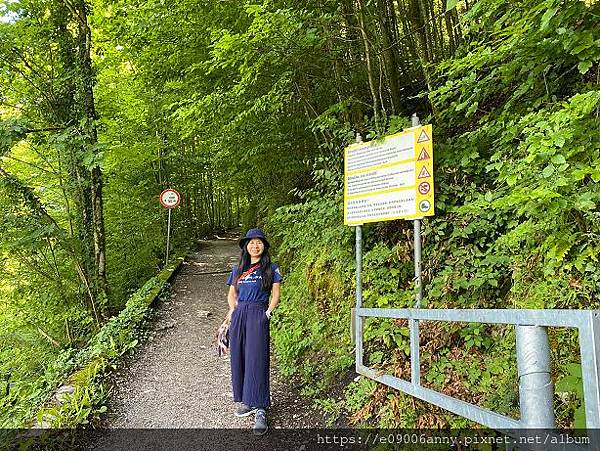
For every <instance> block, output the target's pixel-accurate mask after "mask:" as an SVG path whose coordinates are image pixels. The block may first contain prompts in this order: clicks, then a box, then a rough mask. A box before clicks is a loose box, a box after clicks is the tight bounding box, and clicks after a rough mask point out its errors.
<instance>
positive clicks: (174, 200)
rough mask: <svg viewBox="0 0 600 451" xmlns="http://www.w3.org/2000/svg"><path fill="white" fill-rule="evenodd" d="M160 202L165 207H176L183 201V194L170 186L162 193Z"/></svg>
mask: <svg viewBox="0 0 600 451" xmlns="http://www.w3.org/2000/svg"><path fill="white" fill-rule="evenodd" d="M159 200H160V204H161V205H162V206H163V207H165V208H175V207H176V206H177V205H179V202H181V195H180V194H179V193H178V192H177V191H176V190H174V189H172V188H168V189H166V190H163V192H162V193H160V197H159Z"/></svg>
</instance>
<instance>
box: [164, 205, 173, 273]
mask: <svg viewBox="0 0 600 451" xmlns="http://www.w3.org/2000/svg"><path fill="white" fill-rule="evenodd" d="M168 210H169V213H168V215H169V216H168V218H169V219H168V220H167V257H166V259H165V266H167V265H168V264H169V238H170V236H171V210H172V208H168Z"/></svg>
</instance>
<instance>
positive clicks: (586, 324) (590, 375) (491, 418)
mask: <svg viewBox="0 0 600 451" xmlns="http://www.w3.org/2000/svg"><path fill="white" fill-rule="evenodd" d="M356 315H357V326H358V324H359V323H362V318H365V317H380V318H397V319H408V320H413V321H419V320H427V321H452V322H469V323H487V324H513V325H515V326H517V363H518V372H519V394H520V397H519V404H520V408H521V419H520V420H515V419H513V418H510V417H507V416H505V415H500V414H497V413H495V412H491V411H489V410H486V409H483V408H481V407H479V406H476V405H473V404H470V403H467V402H464V401H461V400H458V399H454V398H452V397H450V396H447V395H444V394H442V393H439V392H436V391H435V390H431V389H429V388H425V387H422V386H421V383H420V382H421V381H420V368H419V365H418V359H417V358H416V357H417V356H418V351H419V337H418V335H417V336H416V337H413V336H412V335H411V343H410V349H411V374H412V376H413V377H412V380H411V381H410V382H409V381H406V380H403V379H399V378H397V377H394V376H390V375H386V374H383V375H382V374H381V373H380V371H377V370H374V369H372V368H369V367H367V366H366V365H364V364H363V358H362V357H363V337H362V331H361V329H360V328H359V327H356V353H357V362H356V371H357V372H358V373H360V374H362V375H364V376H367V377H369V378H371V379H373V380H376V381H378V382H381V383H383V384H386V385H388V386H390V387H393V388H396V389H399V390H402V391H403V392H405V393H408V394H410V395H412V396H415V397H417V398H419V399H422V400H424V401H428V402H431V403H432V404H435V405H437V406H440V407H442V408H444V409H446V410H449V411H451V412H453V413H456V414H458V415H460V416H462V417H465V418H468V419H470V420H472V421H475V422H477V423H480V424H482V425H485V426H488V427H490V428H492V429H495V430H499V431H502V432H505V433H507V434H508V435H510V430H511V429H528V428H540V429H542V428H544V429H546V428H554V426H555V423H554V411H553V407H552V395H553V390H552V383H551V381H550V351H549V347H548V336H547V331H546V327H570V328H577V329H578V330H579V343H580V350H581V356H582V357H581V366H582V377H583V388H584V397H585V414H586V426H587V428H589V429H599V428H600V390H599V385H598V380H599V376H600V349H599V348H600V342H599V340H598V339H599V336H598V331H599V330H600V329H599V327H600V313H599V312H597V311H578V310H491V309H489V310H453V309H449V310H434V309H431V310H429V309H374V308H359V309H356ZM359 318H360V320H359ZM361 327H362V325H361ZM414 338H416V339H414Z"/></svg>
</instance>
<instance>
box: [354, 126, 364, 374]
mask: <svg viewBox="0 0 600 451" xmlns="http://www.w3.org/2000/svg"><path fill="white" fill-rule="evenodd" d="M356 142H357V143H361V142H362V136H361V135H360V133H357V134H356ZM361 274H362V225H357V226H356V310H355V312H356V316H355V337H356V338H355V342H356V369H357V371H358V368H359V367H360V366H362V364H363V318H362V317H361V316H360V314H359V313H358V309H360V308H362V277H361Z"/></svg>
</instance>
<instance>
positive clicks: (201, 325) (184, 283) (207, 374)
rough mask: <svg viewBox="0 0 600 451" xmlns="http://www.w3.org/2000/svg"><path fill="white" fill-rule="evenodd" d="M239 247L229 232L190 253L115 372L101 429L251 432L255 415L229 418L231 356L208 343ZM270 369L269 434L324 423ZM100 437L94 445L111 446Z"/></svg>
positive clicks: (220, 312)
mask: <svg viewBox="0 0 600 451" xmlns="http://www.w3.org/2000/svg"><path fill="white" fill-rule="evenodd" d="M238 252H239V248H238V246H237V240H235V239H232V238H231V237H229V238H227V239H215V240H211V241H206V242H204V243H203V244H202V245H201V248H200V250H199V251H198V252H197V253H196V254H194V255H190V256H188V259H187V261H186V262H185V263H184V266H183V268H182V269H181V271H180V272H179V274H178V275H177V277H176V279H175V281H174V283H173V289H172V294H171V296H170V297H169V298H168V299H166V300H165V301H163V302H162V303H160V304H159V305H157V306H156V307H155V308H156V309H157V314H156V319H155V320H154V322H153V325H152V327H151V331H150V333H149V338H148V340H147V341H146V342H145V343H144V345H143V346H142V348H141V349H140V350H139V351H138V352H137V353H136V355H135V356H134V357H133V358H132V359H131V362H130V364H129V365H128V366H127V368H125V369H123V370H122V371H120V372H119V374H118V375H117V376H116V377H115V383H114V386H113V388H112V390H111V394H110V397H109V404H108V407H109V410H108V413H107V415H106V423H105V426H106V427H107V428H110V429H123V428H127V429H153V430H156V429H196V428H221V429H232V428H237V429H240V430H241V429H243V430H244V436H246V434H248V435H250V436H251V433H250V432H249V430H250V429H251V428H252V426H253V424H254V417H253V416H250V417H247V418H236V417H235V416H234V415H233V411H234V408H235V405H234V403H233V396H232V393H231V381H230V364H229V358H228V357H222V358H219V357H218V356H217V353H216V351H215V347H214V334H215V331H216V329H217V328H218V326H219V324H220V323H221V321H222V320H223V318H224V316H225V314H226V313H227V300H226V299H227V289H228V288H227V286H226V285H225V281H226V279H227V274H228V272H229V271H230V269H231V266H232V265H233V264H234V263H235V262H236V260H237V256H238ZM284 286H285V285H284ZM206 312H210V314H209V315H208V316H205V315H206ZM271 367H272V369H271V371H272V374H271V398H272V407H271V408H270V409H269V412H268V415H269V427H270V431H271V432H272V431H274V430H276V429H282V428H286V429H287V428H307V427H323V424H324V423H323V420H324V418H323V416H322V415H321V414H320V413H319V412H316V411H315V410H314V409H313V408H311V407H310V406H308V405H306V402H305V401H302V400H300V399H299V397H298V395H297V394H295V393H294V390H293V389H292V388H291V387H289V386H288V383H287V381H286V380H285V379H284V378H283V377H281V376H279V375H278V374H277V372H276V368H275V365H274V364H272V365H271ZM105 438H108V437H105ZM136 440H139V437H138V438H137V439H136ZM100 442H101V443H98V442H96V444H95V445H94V446H93V448H92V449H114V445H113V444H111V443H108V442H106V440H104V442H106V443H102V442H103V441H102V440H100ZM109 442H110V440H109ZM111 447H112V448H111ZM154 449H159V448H154Z"/></svg>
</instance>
